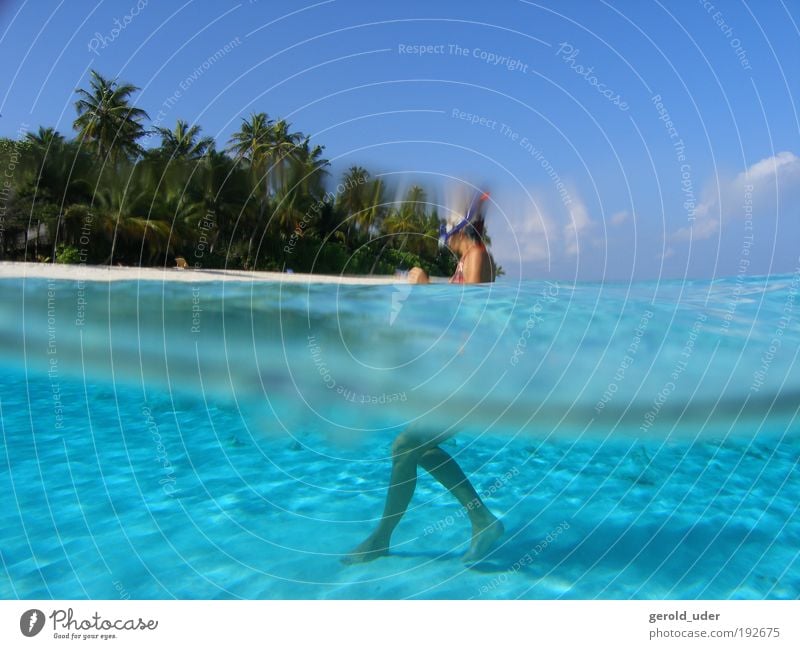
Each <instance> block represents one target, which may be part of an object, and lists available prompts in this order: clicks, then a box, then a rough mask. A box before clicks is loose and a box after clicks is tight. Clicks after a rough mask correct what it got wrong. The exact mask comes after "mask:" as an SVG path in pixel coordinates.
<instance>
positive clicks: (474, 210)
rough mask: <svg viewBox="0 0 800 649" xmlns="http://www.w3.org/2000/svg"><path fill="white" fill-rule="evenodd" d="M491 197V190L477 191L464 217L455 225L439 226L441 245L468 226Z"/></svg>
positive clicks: (444, 244)
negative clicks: (449, 226)
mask: <svg viewBox="0 0 800 649" xmlns="http://www.w3.org/2000/svg"><path fill="white" fill-rule="evenodd" d="M488 198H489V192H476V193H475V196H474V197H473V198H472V202H471V203H470V204H469V207H468V208H467V211H466V213H465V214H464V217H463V218H462V219H461V220H460V221H459V222H458V223H456V224H455V225H454V226H453V227H451V228H448V227H447V226H446V225H444V224H442V225H440V226H439V245H440V246H442V247H444V246H446V245H447V241H448V240H449V239H450V237H452V236H453V235H454V234H458V233H459V232H461V231H462V230H463V229H464V228H466V227H467V225H469V224H470V223H472V222H473V221H474V220H475V218H476V217H477V216H478V214H480V211H481V207H482V205H483V202H484V201H486V200H487V199H488Z"/></svg>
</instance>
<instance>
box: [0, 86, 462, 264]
mask: <svg viewBox="0 0 800 649" xmlns="http://www.w3.org/2000/svg"><path fill="white" fill-rule="evenodd" d="M137 91H138V88H137V87H135V86H133V85H131V84H129V83H123V82H119V81H116V80H110V79H107V78H105V77H103V76H102V75H101V74H100V73H98V72H96V71H92V72H91V76H90V79H89V87H88V88H85V89H83V88H82V89H78V90H77V100H76V102H75V109H76V112H77V116H76V118H75V120H74V122H73V128H74V130H75V133H76V135H75V137H73V138H68V137H65V136H64V135H63V134H61V133H59V132H57V131H55V130H54V129H52V128H45V127H41V128H39V129H38V131H36V132H27V133H25V134H23V135H21V136H20V137H19V138H17V139H0V169H3V170H4V172H5V175H4V177H3V179H2V182H0V226H2V227H0V259H4V260H26V261H36V260H38V261H53V262H61V263H86V264H122V265H152V266H173V265H175V263H176V260H178V261H179V262H180V258H182V259H183V260H185V262H186V264H187V265H188V266H190V267H197V268H235V269H248V270H250V269H258V270H281V271H284V270H289V269H291V270H293V271H296V272H320V273H345V274H366V273H377V274H387V273H393V272H394V271H395V270H396V269H398V268H401V269H402V268H410V267H412V266H422V267H423V268H424V269H425V270H427V271H428V272H429V273H431V274H434V275H449V274H450V273H452V271H453V268H454V266H455V260H454V259H453V256H452V254H451V253H449V252H448V251H446V250H441V249H440V248H439V247H438V245H437V235H438V230H439V224H440V218H439V215H438V213H437V210H436V209H435V208H432V207H431V206H430V205H429V203H428V201H427V198H426V192H425V190H424V189H423V188H422V187H420V186H412V187H411V188H410V189H408V191H407V192H405V195H404V196H403V197H402V198H401V200H399V201H397V200H394V199H391V200H390V199H389V196H390V194H392V191H393V190H392V189H391V188H389V187H387V186H386V184H385V182H384V180H383V179H382V178H380V177H374V176H373V175H371V174H370V173H369V171H367V170H366V169H364V168H363V167H360V166H353V167H351V168H350V169H349V170H348V171H347V172H346V173H345V174H344V176H343V177H342V178H341V179H340V180H339V181H338V182H336V181H335V180H334V179H331V178H330V172H329V167H330V165H329V162H328V161H327V160H326V159H325V157H324V147H323V146H320V145H318V144H315V143H312V142H311V140H310V137H309V136H308V135H305V134H303V133H301V132H297V131H294V130H293V129H292V126H291V124H290V123H289V122H287V121H286V120H283V119H272V118H270V117H269V116H268V115H267V113H264V112H258V113H254V114H252V115H249V116H247V117H246V118H244V119H243V120H242V122H241V125H240V126H239V128H238V130H237V131H236V132H235V133H234V134H233V136H232V137H231V138H230V141H229V142H227V143H226V144H225V146H224V147H221V148H218V147H217V144H216V143H215V141H214V140H213V139H212V138H209V137H203V135H202V129H201V127H200V126H199V125H197V124H189V123H188V122H186V121H184V120H180V119H178V120H177V121H176V123H175V126H174V127H173V128H165V127H162V126H160V125H153V126H151V127H150V128H148V126H147V122H148V120H149V117H148V114H147V113H146V112H145V111H144V110H142V109H141V108H138V107H136V106H135V105H134V103H133V96H134V95H135V93H136V92H137ZM153 136H155V138H156V140H157V141H158V140H160V143H159V144H158V145H157V146H155V147H150V148H145V147H144V146H143V145H142V141H143V140H144V139H145V138H146V137H147V138H148V139H149V138H150V137H153ZM330 185H335V187H334V188H333V189H329V188H328V187H329V186H330Z"/></svg>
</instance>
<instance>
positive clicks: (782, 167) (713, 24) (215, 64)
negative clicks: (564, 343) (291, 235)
mask: <svg viewBox="0 0 800 649" xmlns="http://www.w3.org/2000/svg"><path fill="white" fill-rule="evenodd" d="M115 21H118V22H115ZM799 24H800V2H798V1H797V0H783V1H781V0H777V1H774V2H773V1H769V2H747V3H746V2H736V1H733V0H730V1H718V2H716V1H715V2H710V1H708V0H697V1H694V0H685V1H681V2H669V3H668V2H657V1H656V2H649V1H647V0H643V1H633V0H626V1H621V0H614V1H608V2H603V1H597V2H588V1H586V2H578V1H569V2H553V1H550V2H544V1H542V2H521V1H516V0H503V1H501V2H483V3H478V2H475V3H472V2H468V3H467V2H430V1H428V2H420V1H417V0H411V1H405V2H401V3H388V2H387V3H378V2H364V1H361V0H353V1H350V0H331V1H328V2H313V1H311V0H303V1H300V2H267V1H265V0H260V1H253V2H248V1H244V2H230V3H229V2H221V1H217V2H212V1H211V0H194V1H191V0H190V1H186V2H180V1H178V2H155V0H149V1H146V0H139V2H138V6H137V2H135V1H134V0H121V1H119V2H67V1H63V2H55V1H49V0H42V1H37V2H35V3H34V2H32V1H28V2H0V37H1V40H0V53H2V59H3V61H4V65H3V66H2V68H0V78H2V83H1V84H0V90H2V95H1V96H0V102H1V103H0V114H2V118H0V135H3V136H12V137H13V136H14V135H15V134H16V133H17V132H18V130H19V129H20V128H21V127H22V128H25V127H27V128H29V129H35V128H37V127H38V126H39V125H47V126H55V127H57V128H58V129H59V130H60V131H61V132H62V133H65V134H72V128H71V124H72V121H73V119H74V117H75V111H74V101H75V96H74V90H75V88H77V87H79V86H85V85H86V83H87V77H88V72H89V70H90V69H92V68H94V69H97V70H98V71H99V72H101V73H102V74H103V75H105V76H109V77H118V78H119V79H121V80H125V81H129V82H131V83H134V84H135V85H137V86H138V87H140V89H141V90H140V92H139V93H138V94H137V96H136V102H137V104H138V105H139V106H140V107H141V108H144V109H145V110H146V111H147V112H148V113H149V114H150V117H151V118H152V120H153V121H154V122H158V123H160V125H165V126H172V125H174V122H175V120H176V119H178V118H182V119H186V120H188V121H190V122H197V123H198V124H200V125H201V126H202V127H203V130H204V132H205V134H207V135H213V136H214V137H215V138H216V139H217V142H218V143H220V144H223V143H224V142H225V141H227V139H228V137H229V136H230V134H231V133H232V132H233V131H235V130H236V129H237V128H238V126H239V123H240V121H241V118H242V117H244V116H246V115H248V114H249V113H251V112H254V111H256V112H260V111H264V112H267V113H268V114H269V115H270V116H271V117H273V118H277V117H285V118H287V119H288V120H289V121H291V122H292V124H293V125H294V127H295V128H296V129H299V130H302V131H304V132H305V133H308V134H311V135H312V139H313V140H315V141H316V142H318V143H320V144H324V145H325V146H326V154H327V157H328V158H330V159H331V160H332V162H333V165H332V169H331V171H332V175H331V181H332V183H333V181H335V180H336V179H337V178H338V176H339V175H340V174H341V172H342V171H343V170H344V169H346V168H347V167H348V166H349V165H351V164H361V165H363V166H366V167H367V168H368V169H370V170H371V171H372V172H373V173H375V174H386V175H387V180H388V181H389V182H390V183H391V184H393V185H395V186H397V187H398V188H402V187H404V186H407V185H408V184H410V183H411V182H420V183H421V184H423V185H425V186H427V187H429V188H431V190H432V191H431V195H430V197H431V199H432V200H436V201H437V202H439V203H442V204H445V205H446V206H448V207H456V205H457V201H456V200H455V199H454V198H453V197H454V196H456V195H458V194H459V191H458V188H459V187H463V186H464V185H465V184H467V185H468V184H475V185H480V186H481V187H488V188H489V189H490V190H491V192H492V200H493V204H492V206H491V210H490V212H489V216H488V218H489V222H488V228H489V232H490V234H491V235H492V239H493V242H494V254H495V256H496V257H497V258H498V260H499V261H500V263H502V265H503V266H504V268H505V269H506V271H507V272H508V275H509V276H510V277H512V278H513V277H520V276H522V277H529V278H559V279H570V278H577V279H582V280H609V281H626V280H628V279H631V278H634V279H653V278H658V277H664V278H682V277H690V278H700V277H722V276H733V275H736V274H738V273H742V274H745V275H747V276H751V275H759V274H767V273H791V272H794V271H795V270H796V269H797V268H798V267H800V260H799V259H798V256H800V246H798V242H800V158H799V157H798V156H800V121H799V120H800V115H798V105H800V101H799V100H800V97H798V94H800V93H798V89H800V68H799V67H798V65H797V63H798V61H800V31H798V25H799ZM119 25H124V28H123V29H119ZM115 29H116V31H115ZM226 45H227V46H228V47H227V50H228V51H227V52H225V51H224V48H225V46H226ZM221 48H223V53H222V54H221V55H216V54H215V53H217V52H218V51H219V50H220V49H221ZM668 121H669V122H671V125H670V124H669V123H668ZM473 122H474V123H473ZM434 190H435V191H434Z"/></svg>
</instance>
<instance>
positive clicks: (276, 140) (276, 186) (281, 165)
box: [267, 119, 303, 194]
mask: <svg viewBox="0 0 800 649" xmlns="http://www.w3.org/2000/svg"><path fill="white" fill-rule="evenodd" d="M289 126H290V124H289V122H287V121H286V120H285V119H280V120H278V121H277V122H275V124H273V125H272V129H271V133H270V138H269V145H268V147H267V150H268V157H269V163H270V169H269V171H270V173H269V175H270V177H271V179H272V191H273V193H274V194H278V193H279V192H281V191H283V190H284V189H285V188H286V179H287V175H288V173H289V170H290V169H291V167H292V165H293V164H294V163H295V162H297V161H298V160H299V159H300V156H301V155H302V149H301V147H300V143H301V142H303V135H302V134H301V133H291V132H289Z"/></svg>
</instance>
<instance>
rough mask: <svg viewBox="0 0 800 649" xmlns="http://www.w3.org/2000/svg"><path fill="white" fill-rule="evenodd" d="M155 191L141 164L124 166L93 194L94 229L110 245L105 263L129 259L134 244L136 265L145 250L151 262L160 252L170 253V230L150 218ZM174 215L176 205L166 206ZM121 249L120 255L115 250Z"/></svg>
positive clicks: (171, 241) (163, 224)
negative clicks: (173, 210) (137, 248)
mask: <svg viewBox="0 0 800 649" xmlns="http://www.w3.org/2000/svg"><path fill="white" fill-rule="evenodd" d="M154 198H155V191H154V189H153V187H152V183H151V181H150V180H149V179H148V177H147V176H146V170H145V169H144V168H143V167H142V165H125V166H124V167H123V168H122V169H120V170H118V171H117V172H116V173H114V174H113V175H109V176H106V180H105V182H104V183H103V184H102V186H101V187H100V188H99V190H98V191H97V193H96V194H95V206H96V208H97V210H96V211H97V228H98V230H99V231H100V232H101V233H102V234H103V235H105V237H106V239H107V240H108V241H109V242H110V244H111V251H110V254H109V257H108V260H107V263H112V262H113V261H114V259H115V255H116V256H117V258H123V259H124V258H125V257H130V256H131V252H132V249H133V246H134V244H136V243H137V242H138V247H139V251H138V252H139V255H138V256H139V262H140V263H141V261H142V256H143V253H144V249H145V247H146V248H147V250H148V252H149V261H150V262H152V261H153V260H154V259H155V258H156V256H157V255H159V254H160V253H168V252H171V251H172V246H173V243H174V242H173V240H172V239H171V234H172V232H171V231H172V228H171V226H170V223H169V222H167V221H166V220H164V219H161V218H151V216H150V213H151V212H152V210H151V209H150V207H151V206H152V203H153V200H154ZM169 207H170V208H175V211H176V212H177V210H178V208H179V206H178V205H176V204H175V203H173V204H172V205H170V206H169ZM120 246H122V253H121V254H120V253H119V252H118V247H120Z"/></svg>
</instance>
